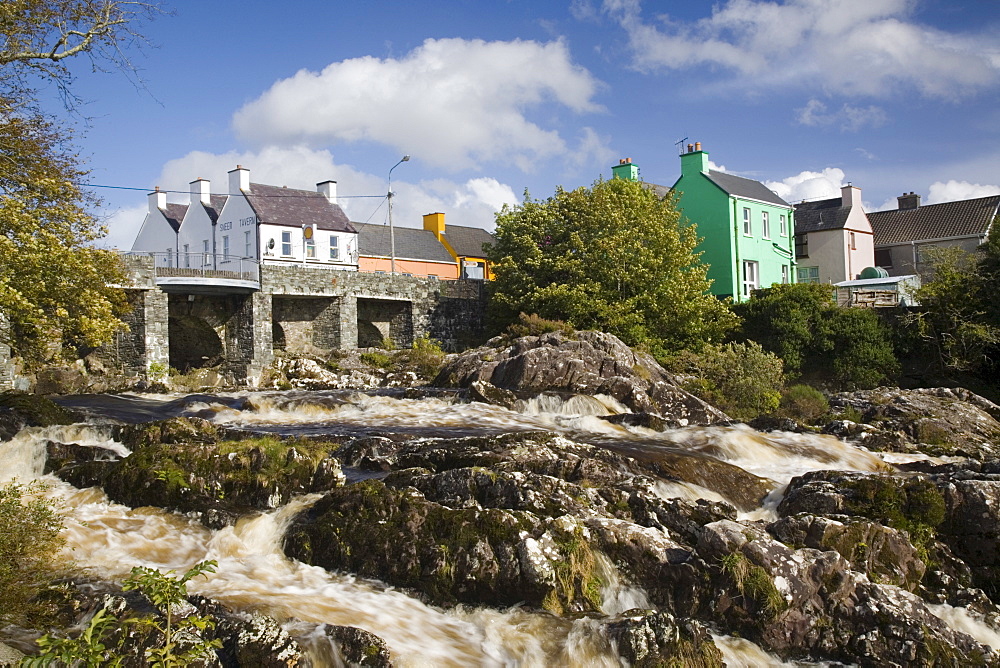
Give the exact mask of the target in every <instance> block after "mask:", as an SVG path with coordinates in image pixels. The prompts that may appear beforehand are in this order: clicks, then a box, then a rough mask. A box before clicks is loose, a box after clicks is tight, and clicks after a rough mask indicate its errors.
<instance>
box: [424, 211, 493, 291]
mask: <svg viewBox="0 0 1000 668" xmlns="http://www.w3.org/2000/svg"><path fill="white" fill-rule="evenodd" d="M424 229H425V230H428V231H429V232H432V233H433V234H434V237H435V238H436V239H437V240H438V241H440V242H441V244H442V245H443V246H444V247H445V248H446V249H448V252H449V253H450V254H451V257H452V258H453V259H454V261H455V262H456V263H457V264H458V267H459V268H460V269H461V273H460V276H461V277H462V278H478V279H486V280H493V271H492V270H491V268H490V266H489V265H490V263H489V261H487V259H486V250H485V248H484V246H485V245H486V244H491V243H493V242H494V241H495V239H494V238H493V235H492V234H490V233H489V232H487V231H486V230H484V229H482V228H479V227H464V226H462V225H451V226H449V227H446V226H445V222H444V214H443V213H428V214H425V215H424Z"/></svg>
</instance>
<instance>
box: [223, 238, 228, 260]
mask: <svg viewBox="0 0 1000 668" xmlns="http://www.w3.org/2000/svg"><path fill="white" fill-rule="evenodd" d="M222 261H223V262H229V235H228V234H226V235H224V236H223V237H222Z"/></svg>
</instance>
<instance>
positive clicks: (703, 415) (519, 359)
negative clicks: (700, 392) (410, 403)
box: [433, 331, 729, 425]
mask: <svg viewBox="0 0 1000 668" xmlns="http://www.w3.org/2000/svg"><path fill="white" fill-rule="evenodd" d="M474 383H478V385H477V390H476V391H477V396H479V397H483V396H490V392H489V391H488V390H487V389H485V386H483V385H482V383H489V384H490V385H492V386H494V387H497V388H501V389H503V390H510V391H511V392H515V393H517V394H519V395H522V396H533V395H537V394H541V393H543V392H561V393H568V394H589V395H597V394H602V395H606V396H609V397H613V398H614V399H616V400H617V401H619V402H621V403H622V404H623V405H625V406H627V407H628V408H629V409H631V410H632V411H635V412H642V413H655V414H658V415H660V416H662V417H664V418H666V419H667V420H669V421H670V422H671V423H673V424H675V425H704V424H714V423H717V422H725V421H728V420H729V418H728V417H727V416H726V415H725V414H724V413H722V412H721V411H719V410H718V409H716V408H713V407H712V406H709V405H708V404H706V403H705V402H703V401H702V400H701V399H698V398H697V397H695V396H694V395H692V394H690V393H689V392H686V391H684V390H683V389H681V388H680V386H679V385H678V384H677V383H676V382H675V381H674V378H673V377H672V376H671V375H670V374H669V373H667V372H666V371H665V370H664V369H663V367H661V366H660V365H659V364H657V363H656V361H655V360H654V359H653V358H652V357H651V356H649V355H647V354H645V353H639V352H636V351H634V350H632V349H631V348H629V347H628V346H626V345H625V344H624V343H622V342H621V340H620V339H618V337H616V336H613V335H611V334H605V333H603V332H593V331H584V332H576V333H574V334H572V335H567V334H564V333H562V332H551V333H548V334H543V335H541V336H523V337H521V338H518V339H515V340H513V341H509V340H507V339H506V338H504V337H496V338H494V339H491V340H490V341H489V342H487V344H486V345H485V346H482V347H480V348H476V349H475V350H470V351H467V352H465V353H462V354H460V355H457V356H455V357H453V358H452V359H450V360H449V361H448V362H447V363H446V364H445V366H444V368H443V369H442V370H441V373H440V374H438V377H437V379H435V381H434V383H433V384H435V385H440V386H445V387H470V386H472V385H473V384H474ZM505 400H506V398H505Z"/></svg>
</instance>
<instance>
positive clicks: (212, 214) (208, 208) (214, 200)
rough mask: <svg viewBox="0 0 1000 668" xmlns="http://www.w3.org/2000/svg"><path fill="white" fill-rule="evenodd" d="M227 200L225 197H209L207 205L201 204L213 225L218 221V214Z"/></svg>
mask: <svg viewBox="0 0 1000 668" xmlns="http://www.w3.org/2000/svg"><path fill="white" fill-rule="evenodd" d="M227 199H229V198H228V197H227V196H226V195H209V204H202V206H203V207H205V213H207V214H208V217H209V218H210V219H211V220H212V222H213V223H214V222H216V221H218V220H219V213H220V212H221V211H222V207H223V206H224V205H225V204H226V200H227Z"/></svg>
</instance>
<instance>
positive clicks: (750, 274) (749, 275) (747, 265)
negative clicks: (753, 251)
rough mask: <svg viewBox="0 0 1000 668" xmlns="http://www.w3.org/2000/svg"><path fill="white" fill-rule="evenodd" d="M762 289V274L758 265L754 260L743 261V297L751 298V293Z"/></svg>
mask: <svg viewBox="0 0 1000 668" xmlns="http://www.w3.org/2000/svg"><path fill="white" fill-rule="evenodd" d="M758 287H760V274H759V273H758V266H757V263H756V262H754V261H753V260H743V296H744V297H747V298H748V297H750V293H751V292H753V291H754V290H756V289H757V288H758Z"/></svg>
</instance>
